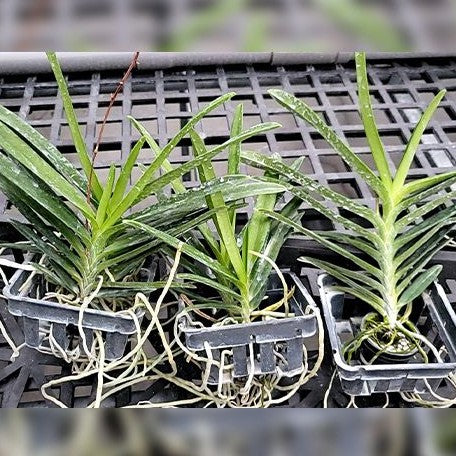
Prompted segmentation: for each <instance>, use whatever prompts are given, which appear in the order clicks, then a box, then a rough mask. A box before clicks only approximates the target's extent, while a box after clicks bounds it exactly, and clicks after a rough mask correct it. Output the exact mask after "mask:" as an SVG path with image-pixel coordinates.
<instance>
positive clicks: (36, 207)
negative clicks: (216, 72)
mask: <svg viewBox="0 0 456 456" xmlns="http://www.w3.org/2000/svg"><path fill="white" fill-rule="evenodd" d="M48 57H49V61H50V63H51V66H52V69H53V71H54V74H55V77H56V80H57V83H58V87H59V91H60V95H61V97H62V100H63V105H64V109H65V113H66V117H67V120H68V124H69V127H70V130H71V134H72V137H73V141H74V146H75V148H76V151H77V155H78V157H79V162H80V163H79V164H80V166H81V168H82V172H80V171H79V170H78V169H77V168H76V167H75V166H74V165H73V164H71V163H70V162H69V161H68V160H67V159H66V158H65V157H64V156H63V155H62V154H61V153H60V152H59V151H58V149H57V148H56V147H55V146H53V145H52V144H51V143H50V142H49V141H48V140H47V139H45V138H44V137H43V136H41V135H40V134H39V133H38V132H37V131H36V130H34V129H33V128H32V127H30V126H29V125H28V124H27V123H26V122H24V121H23V120H22V119H21V118H19V117H18V116H16V115H15V114H13V113H12V112H10V111H8V110H7V109H6V108H4V107H1V106H0V149H1V152H0V188H1V190H2V191H3V192H4V193H5V195H6V196H7V197H8V199H9V200H10V201H12V202H13V203H14V204H15V206H16V207H17V208H18V210H19V211H20V212H21V214H22V215H23V216H24V217H25V218H26V219H27V221H28V222H29V223H30V225H29V224H25V223H20V222H12V223H13V224H14V226H15V227H16V228H17V230H18V231H19V232H20V233H21V234H22V235H23V236H24V237H25V239H26V242H24V243H18V244H13V245H10V247H13V248H22V249H24V250H27V251H31V252H34V253H38V254H42V255H44V256H45V261H44V262H40V263H35V264H34V266H35V268H36V270H37V271H39V272H41V273H42V274H44V275H45V277H46V279H47V280H48V282H50V283H53V284H54V285H56V286H57V287H58V288H59V289H60V290H62V294H63V293H67V294H68V293H69V294H70V295H71V296H72V297H73V298H72V299H74V300H76V301H78V300H80V301H83V300H84V299H87V298H88V297H90V296H93V293H94V291H97V293H96V297H97V298H106V299H115V298H120V297H123V296H125V295H126V294H131V293H132V292H133V293H134V292H138V291H143V292H146V291H150V290H152V289H155V288H157V287H160V286H161V285H163V284H162V283H160V282H159V283H154V282H151V283H143V282H137V281H135V277H136V272H137V271H138V269H139V268H140V267H141V265H142V264H143V263H144V258H145V257H146V256H147V255H148V254H150V253H152V252H154V251H155V250H156V249H157V246H158V244H159V243H160V241H157V239H151V237H150V235H148V234H147V233H145V232H144V231H138V230H136V229H135V228H133V227H131V226H127V225H125V224H123V223H122V220H124V219H129V220H139V221H141V222H142V223H145V224H147V225H151V226H154V227H155V228H159V229H160V230H163V231H169V232H170V233H171V234H172V235H180V234H183V233H185V232H186V231H188V230H189V229H191V228H192V227H194V226H198V224H200V223H203V222H204V221H205V220H206V219H207V218H210V217H211V216H212V213H211V210H209V211H208V210H207V208H206V203H205V197H206V196H207V195H209V194H211V193H212V192H215V191H220V192H222V193H223V194H225V195H226V197H227V199H228V200H229V201H230V204H231V203H232V202H233V201H235V200H236V199H237V198H238V196H239V195H240V197H243V195H244V194H245V192H246V188H247V187H248V186H249V184H252V185H253V187H254V189H253V191H254V192H255V191H257V192H258V191H261V189H260V188H259V183H258V182H257V183H255V182H252V180H250V179H248V178H247V177H243V176H234V177H233V178H232V179H231V180H229V181H228V182H225V181H223V180H221V179H219V180H214V181H213V182H211V183H210V184H209V183H208V185H206V186H204V187H201V188H199V189H197V190H196V191H189V192H185V193H184V192H182V193H181V194H179V195H176V196H173V197H166V196H164V193H165V191H166V189H167V187H168V186H169V184H171V183H172V182H173V181H175V180H176V179H179V178H180V177H181V176H183V175H184V174H185V173H188V172H189V171H190V170H192V169H194V168H195V167H197V166H200V165H201V164H202V163H204V162H205V161H206V160H209V159H211V158H212V157H214V156H216V155H217V154H218V153H220V152H221V151H222V150H223V149H225V148H227V147H229V146H231V145H233V144H236V143H239V142H241V141H243V140H245V139H247V138H249V137H251V136H254V135H256V134H257V133H261V132H264V131H267V130H270V129H271V128H275V127H276V126H277V124H273V123H269V124H261V125H257V126H255V127H252V128H250V129H248V130H246V131H239V133H238V134H237V135H235V136H233V137H231V138H230V139H229V140H228V141H226V142H225V143H224V144H221V145H219V146H216V147H214V148H211V149H208V150H206V151H205V153H204V154H202V155H199V156H198V157H196V158H194V159H193V160H190V161H188V162H187V163H184V164H182V165H180V166H178V167H176V168H175V169H173V170H168V171H166V172H164V173H162V174H161V175H159V170H160V168H161V167H162V165H163V163H164V162H165V161H166V159H167V157H168V156H169V154H170V153H171V152H172V150H173V149H174V148H175V146H176V145H177V144H178V143H179V142H180V141H181V139H182V138H183V137H184V136H186V135H187V134H188V133H189V132H191V131H192V129H193V127H194V126H195V125H196V124H197V123H198V122H199V121H200V120H201V119H202V118H203V117H204V116H205V115H206V114H207V113H209V112H211V111H212V110H214V109H216V108H217V107H219V106H221V105H222V104H223V103H224V102H226V101H227V100H229V99H230V98H231V97H232V96H233V95H234V93H228V94H226V95H223V96H221V97H220V98H218V99H216V100H214V101H213V102H211V103H210V104H208V105H207V106H206V107H205V108H203V109H202V110H201V111H200V112H198V113H197V114H195V115H194V116H193V117H192V119H191V120H189V121H188V123H187V124H186V125H185V126H184V127H183V128H182V129H181V130H180V131H179V132H178V133H177V134H176V136H174V138H172V139H171V140H170V142H169V143H168V144H166V145H165V146H164V147H163V148H158V146H157V154H156V157H155V159H154V160H153V162H152V163H151V164H150V165H149V166H147V167H141V166H140V165H139V164H138V163H137V161H138V155H139V153H140V151H141V149H142V147H143V146H144V144H145V142H146V139H147V138H146V137H145V136H141V137H140V139H139V140H138V141H137V142H136V143H135V144H134V146H133V147H132V149H131V151H130V153H129V155H128V157H127V159H126V161H125V163H124V164H123V166H122V167H121V168H120V169H117V168H116V167H115V165H114V164H112V165H111V167H110V169H109V173H108V176H107V179H106V183H104V184H102V183H101V182H100V179H99V177H98V176H97V173H96V172H95V170H94V169H93V164H92V163H91V161H90V158H89V154H88V152H87V148H86V145H85V143H84V139H83V137H82V134H81V130H80V128H79V125H78V122H77V119H76V116H75V112H74V109H73V105H72V102H71V99H70V95H69V91H68V87H67V85H66V82H65V79H64V76H63V74H62V71H61V69H60V66H59V63H58V61H57V58H56V56H55V54H53V53H49V54H48ZM132 120H133V123H134V125H136V126H138V125H139V124H138V122H136V121H134V119H132ZM134 168H140V169H142V174H141V175H140V177H139V178H138V179H137V180H135V181H134V182H133V183H132V185H130V182H131V180H132V179H133V178H132V172H133V170H134ZM262 185H265V184H262ZM269 186H271V184H269ZM238 188H239V189H238ZM151 195H154V196H156V197H157V200H158V202H157V203H155V204H151V205H150V206H149V207H147V208H146V209H144V210H142V211H138V212H133V211H132V210H133V209H134V208H135V206H136V205H137V204H138V203H140V202H142V201H143V200H145V199H146V198H147V197H149V196H151ZM100 284H101V286H100ZM98 288H99V289H98ZM127 302H128V300H127Z"/></svg>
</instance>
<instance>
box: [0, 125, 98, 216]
mask: <svg viewBox="0 0 456 456" xmlns="http://www.w3.org/2000/svg"><path fill="white" fill-rule="evenodd" d="M0 147H1V148H2V149H3V150H5V151H6V152H7V153H8V155H10V156H11V157H13V158H14V159H15V160H17V161H19V162H20V163H21V164H22V165H23V166H24V167H26V168H27V169H28V170H29V171H30V172H31V173H33V174H34V175H35V176H36V177H38V178H39V179H42V180H43V181H44V182H46V183H47V185H48V186H49V187H51V188H52V190H53V191H54V192H55V193H56V194H58V195H61V196H63V197H64V198H66V199H67V200H68V201H69V202H70V203H71V204H74V205H75V206H76V207H77V208H78V209H79V210H80V211H81V212H82V213H83V214H84V216H85V217H87V218H88V219H89V220H90V221H91V222H95V213H94V211H93V209H92V208H91V207H90V206H89V205H88V204H87V201H86V198H85V195H84V194H83V193H81V191H80V190H79V189H78V188H77V187H75V186H74V185H72V184H71V183H70V182H68V181H67V180H66V179H65V178H64V177H62V175H61V174H60V173H58V172H57V171H56V170H55V169H54V168H53V167H52V166H51V165H49V164H48V163H47V162H46V161H45V160H43V158H41V157H40V156H39V155H38V154H37V153H36V152H35V151H34V150H33V149H32V148H31V147H30V146H29V145H28V144H27V143H26V142H24V141H23V140H22V139H21V138H20V137H19V136H17V135H16V133H14V132H13V131H12V130H10V129H9V128H8V127H7V126H5V125H4V124H1V123H0Z"/></svg>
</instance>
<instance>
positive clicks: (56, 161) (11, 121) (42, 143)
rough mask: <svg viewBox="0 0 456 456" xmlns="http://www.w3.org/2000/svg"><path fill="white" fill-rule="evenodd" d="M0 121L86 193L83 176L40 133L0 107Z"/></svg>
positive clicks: (85, 182)
mask: <svg viewBox="0 0 456 456" xmlns="http://www.w3.org/2000/svg"><path fill="white" fill-rule="evenodd" d="M0 121H1V122H3V123H4V124H5V125H7V126H8V127H9V128H11V129H12V130H14V131H15V132H16V133H18V134H19V135H21V136H22V137H24V138H25V139H26V140H27V142H29V143H30V144H31V145H32V146H33V147H34V148H35V149H36V150H37V152H38V153H39V154H40V155H42V156H43V157H44V158H45V159H46V160H47V161H48V162H49V163H51V164H52V166H54V168H55V169H56V171H58V172H59V173H60V174H62V176H64V177H65V178H67V179H68V180H69V181H70V182H71V183H72V184H73V185H75V186H76V187H78V188H79V190H81V191H86V189H87V180H86V179H85V177H84V175H83V174H81V173H80V172H79V170H78V169H76V168H75V167H74V166H73V165H72V164H71V163H70V162H69V161H68V160H67V159H66V158H65V156H64V155H63V154H62V153H61V152H60V151H59V150H58V149H57V148H56V147H55V146H54V145H53V144H52V143H51V142H50V141H49V140H47V139H46V138H45V137H44V136H43V135H41V133H39V132H38V131H37V130H35V129H34V128H33V127H31V126H30V125H29V124H28V123H27V122H25V121H24V120H22V119H21V118H20V117H19V116H17V115H16V114H15V113H13V112H11V111H9V110H8V109H6V108H5V107H4V106H1V105H0Z"/></svg>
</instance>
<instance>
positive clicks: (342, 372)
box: [318, 274, 456, 396]
mask: <svg viewBox="0 0 456 456" xmlns="http://www.w3.org/2000/svg"><path fill="white" fill-rule="evenodd" d="M318 283H319V287H320V296H321V300H322V306H323V312H324V318H325V321H326V326H327V328H328V334H329V340H330V343H331V348H332V352H333V356H334V362H335V364H336V369H337V372H338V374H339V378H340V381H341V385H342V389H343V390H344V391H345V392H346V393H348V394H350V395H363V396H364V395H370V394H372V393H377V392H378V393H380V392H381V393H386V392H415V393H420V394H425V393H427V392H428V391H429V389H428V387H427V385H426V382H427V383H428V384H429V386H430V387H431V388H433V389H435V388H437V387H438V386H439V385H440V384H441V382H442V380H443V379H444V378H445V377H447V376H448V375H449V374H451V373H454V372H455V370H456V315H455V313H454V311H453V310H452V308H451V305H450V303H449V302H448V299H447V297H446V295H445V292H444V290H443V288H442V287H441V286H440V285H439V284H438V283H434V284H433V285H432V287H431V288H430V289H429V290H428V291H427V292H426V293H423V295H422V300H421V301H420V302H416V306H415V309H414V311H415V312H417V318H416V319H417V322H418V323H417V327H418V329H419V330H420V332H421V334H422V335H423V336H425V337H426V338H427V339H428V340H429V342H431V343H432V344H433V345H434V346H435V347H437V349H440V348H441V347H444V348H445V352H443V353H442V357H443V360H444V362H443V363H442V362H438V361H437V360H436V359H435V358H434V357H433V355H432V353H430V352H428V349H427V348H425V347H423V348H424V349H425V350H426V351H427V355H428V357H429V362H428V363H424V362H423V361H422V359H421V358H420V357H419V356H418V355H417V354H415V355H414V356H413V357H411V358H410V359H408V360H403V362H401V363H385V364H378V363H376V364H371V365H364V364H362V362H361V360H356V359H353V360H352V362H351V363H350V364H348V363H347V362H346V361H345V360H344V357H343V347H344V345H345V344H346V343H347V342H349V341H351V340H353V338H354V337H355V336H356V335H357V333H358V332H359V329H360V325H361V321H362V318H363V316H365V315H366V313H368V312H369V311H370V309H369V307H367V306H365V305H363V304H362V303H360V302H359V301H357V300H354V299H350V298H349V297H346V296H345V294H344V293H342V292H338V291H334V290H333V289H332V286H333V285H334V284H336V283H337V282H336V280H335V279H334V278H332V277H330V276H328V275H326V274H324V275H321V276H320V277H319V279H318Z"/></svg>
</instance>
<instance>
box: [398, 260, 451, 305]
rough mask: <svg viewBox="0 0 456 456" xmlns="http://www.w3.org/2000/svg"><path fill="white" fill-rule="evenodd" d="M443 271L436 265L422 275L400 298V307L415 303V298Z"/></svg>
mask: <svg viewBox="0 0 456 456" xmlns="http://www.w3.org/2000/svg"><path fill="white" fill-rule="evenodd" d="M441 271H442V266H441V265H439V264H436V265H435V266H432V267H431V268H429V269H428V270H427V271H424V272H423V273H422V274H420V275H419V276H418V277H417V278H416V279H415V280H414V281H413V283H412V284H411V285H410V286H409V287H408V288H407V289H406V290H405V291H404V292H403V293H402V294H401V296H400V298H399V305H400V306H405V305H407V304H408V303H409V302H413V300H414V299H415V298H417V297H418V296H420V295H421V293H423V291H425V290H426V289H427V287H428V286H429V285H430V284H431V283H432V282H434V280H436V279H437V277H438V276H439V274H440V272H441Z"/></svg>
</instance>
